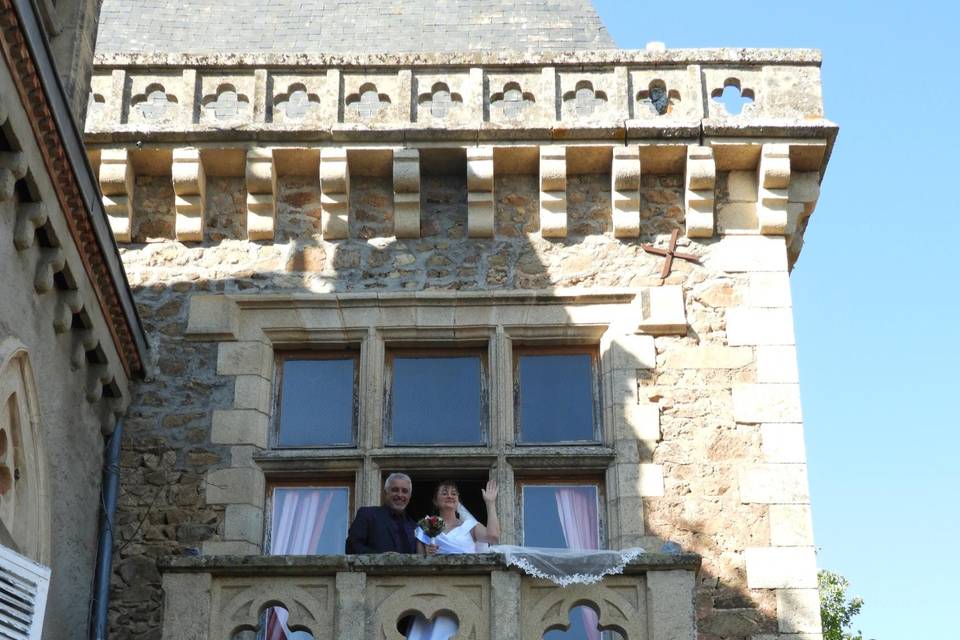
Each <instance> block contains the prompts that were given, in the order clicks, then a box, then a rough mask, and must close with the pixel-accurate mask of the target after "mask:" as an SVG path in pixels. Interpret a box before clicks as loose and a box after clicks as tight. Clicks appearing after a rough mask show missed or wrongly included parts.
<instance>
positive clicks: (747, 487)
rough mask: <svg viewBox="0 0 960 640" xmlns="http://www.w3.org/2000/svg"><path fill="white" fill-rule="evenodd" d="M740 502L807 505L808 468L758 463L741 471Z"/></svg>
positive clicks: (798, 465)
mask: <svg viewBox="0 0 960 640" xmlns="http://www.w3.org/2000/svg"><path fill="white" fill-rule="evenodd" d="M740 500H741V501H742V502H745V503H746V502H757V503H760V504H808V503H809V502H810V491H809V489H808V488H807V466H806V465H804V464H758V465H750V466H747V467H745V468H743V469H741V470H740Z"/></svg>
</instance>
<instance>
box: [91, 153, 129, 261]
mask: <svg viewBox="0 0 960 640" xmlns="http://www.w3.org/2000/svg"><path fill="white" fill-rule="evenodd" d="M135 178H136V176H135V174H134V171H133V163H132V162H131V161H130V152H129V151H127V150H126V149H104V150H103V151H101V152H100V191H101V192H102V193H103V208H104V209H105V210H106V212H107V217H108V218H109V219H110V230H111V231H112V232H113V237H114V238H116V240H117V242H130V239H131V232H132V227H133V185H134V180H135Z"/></svg>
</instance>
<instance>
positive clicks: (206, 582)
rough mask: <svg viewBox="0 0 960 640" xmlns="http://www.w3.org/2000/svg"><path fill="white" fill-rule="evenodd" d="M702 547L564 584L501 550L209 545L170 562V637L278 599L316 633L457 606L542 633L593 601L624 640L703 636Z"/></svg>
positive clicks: (334, 633)
mask: <svg viewBox="0 0 960 640" xmlns="http://www.w3.org/2000/svg"><path fill="white" fill-rule="evenodd" d="M699 568H700V557H699V556H697V555H695V554H681V555H663V554H644V555H642V556H640V557H639V558H637V559H635V560H634V561H633V562H631V563H630V564H629V565H627V567H626V568H625V570H624V572H623V574H622V575H613V576H607V577H606V578H604V579H603V580H602V581H601V582H600V583H598V584H595V585H589V586H585V585H572V586H568V587H563V588H561V587H559V586H557V585H554V584H553V583H550V582H546V581H543V580H538V579H534V578H530V577H528V576H526V575H524V574H523V573H521V572H520V571H518V570H517V569H516V568H512V567H507V566H506V564H505V562H504V560H503V557H502V556H498V555H494V554H476V555H462V556H441V557H436V558H423V557H419V556H399V555H376V556H296V557H294V556H274V557H269V556H202V557H193V558H172V559H167V560H166V561H165V564H164V566H163V571H164V575H163V589H164V598H165V602H164V624H163V631H164V633H163V638H164V639H165V640H174V639H176V640H182V639H183V638H190V639H191V640H233V638H234V637H237V636H238V634H240V636H239V637H243V636H242V634H243V633H244V632H248V633H250V632H255V631H256V629H257V628H258V626H259V625H260V624H261V613H262V612H263V611H264V610H265V609H266V608H268V607H271V606H282V607H284V608H285V609H287V611H288V612H289V619H288V625H289V626H290V627H291V628H292V629H300V630H306V631H308V632H310V633H311V634H312V635H313V637H314V638H337V639H338V640H367V639H368V638H374V637H375V638H384V639H389V640H402V638H403V636H402V635H401V634H400V632H399V631H398V630H397V624H398V621H399V620H400V619H402V618H404V617H406V616H409V615H413V614H416V613H421V614H423V615H425V616H426V617H427V618H432V617H433V616H434V615H435V614H437V613H438V612H445V613H448V614H449V613H452V614H453V615H454V616H455V617H456V619H457V620H458V623H459V631H458V633H457V637H464V638H489V639H491V640H540V639H541V638H542V637H543V634H544V633H545V632H546V631H548V630H550V629H561V628H564V627H566V626H567V625H568V624H570V617H569V615H570V610H571V609H572V608H573V607H575V606H579V605H583V604H587V605H589V606H591V607H593V608H595V609H596V611H597V612H598V614H599V625H600V627H601V628H604V629H611V630H614V631H616V632H618V633H620V634H621V636H622V637H623V638H624V639H625V640H695V638H696V637H697V633H696V628H695V625H694V608H693V597H694V590H695V587H696V574H697V572H698V570H699Z"/></svg>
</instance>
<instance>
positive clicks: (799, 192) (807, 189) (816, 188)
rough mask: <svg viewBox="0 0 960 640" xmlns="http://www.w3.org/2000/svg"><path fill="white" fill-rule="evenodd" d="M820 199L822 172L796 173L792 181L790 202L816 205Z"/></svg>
mask: <svg viewBox="0 0 960 640" xmlns="http://www.w3.org/2000/svg"><path fill="white" fill-rule="evenodd" d="M819 199H820V172H819V171H796V172H794V174H793V176H792V178H791V180H790V202H802V203H804V204H807V203H816V201H817V200H819Z"/></svg>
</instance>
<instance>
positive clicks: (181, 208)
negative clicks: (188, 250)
mask: <svg viewBox="0 0 960 640" xmlns="http://www.w3.org/2000/svg"><path fill="white" fill-rule="evenodd" d="M170 172H171V179H172V181H173V192H174V208H175V209H176V222H175V234H176V237H177V240H180V241H181V242H191V241H192V242H199V241H201V240H203V221H204V218H205V211H206V192H207V175H206V172H205V170H204V166H203V160H202V159H201V156H200V150H199V149H191V148H185V149H174V150H173V164H172V166H171V169H170Z"/></svg>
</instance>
